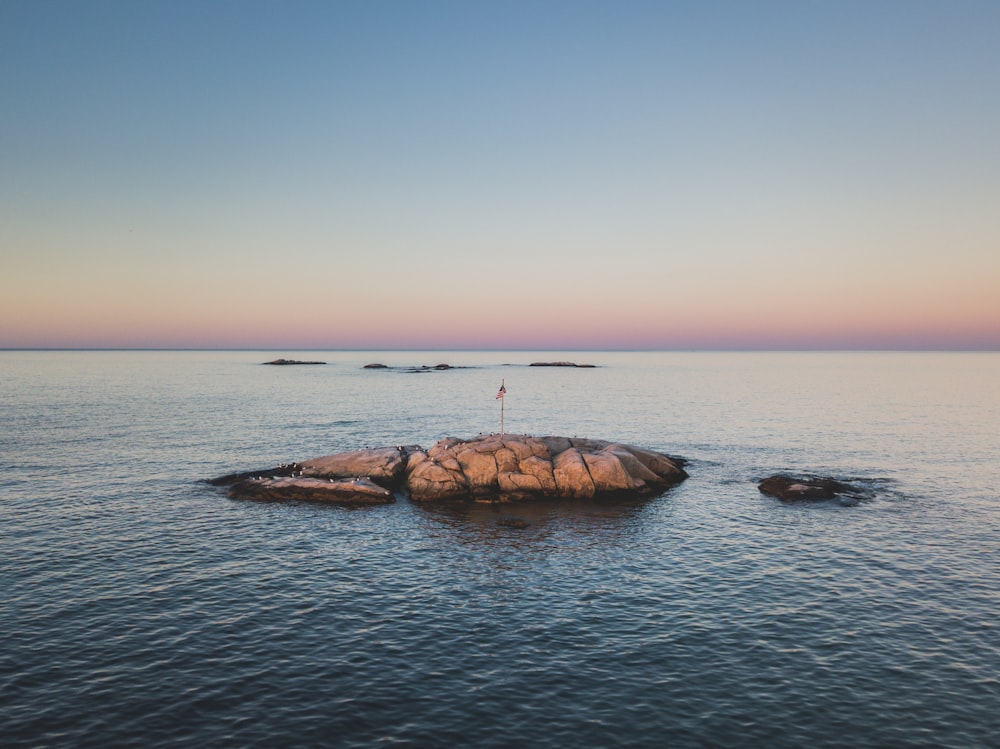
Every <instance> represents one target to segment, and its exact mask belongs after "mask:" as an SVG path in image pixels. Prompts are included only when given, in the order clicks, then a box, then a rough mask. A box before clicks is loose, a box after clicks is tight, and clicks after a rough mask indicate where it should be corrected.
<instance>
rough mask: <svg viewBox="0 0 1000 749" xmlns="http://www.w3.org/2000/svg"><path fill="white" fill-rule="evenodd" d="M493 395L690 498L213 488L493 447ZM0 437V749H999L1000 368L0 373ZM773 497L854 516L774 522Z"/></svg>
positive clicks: (958, 364) (51, 362)
mask: <svg viewBox="0 0 1000 749" xmlns="http://www.w3.org/2000/svg"><path fill="white" fill-rule="evenodd" d="M279 356H280V357H285V358H292V359H310V360H315V359H319V360H322V361H326V362H327V364H326V365H325V366H285V367H279V366H262V362H265V361H268V360H271V359H274V358H277V357H279ZM551 360H571V361H575V362H577V363H581V364H593V365H595V366H594V367H593V368H570V367H558V368H556V367H531V366H528V365H529V364H530V363H532V362H534V361H551ZM373 362H379V363H384V364H387V365H389V366H388V367H387V368H386V369H365V368H364V365H365V364H368V363H373ZM439 363H447V364H449V365H451V366H452V368H451V369H443V370H433V369H431V370H425V369H421V368H422V367H433V366H434V365H437V364H439ZM410 368H415V370H416V371H411V369H410ZM501 381H503V382H504V384H505V387H506V389H507V395H506V398H505V399H504V400H503V401H502V403H503V406H504V418H505V428H506V431H507V432H516V433H526V434H535V435H563V436H570V437H572V436H580V437H592V438H598V439H608V440H615V441H621V442H627V443H632V444H635V445H640V446H643V447H648V448H652V449H656V450H660V451H662V452H665V453H668V454H670V455H676V456H680V457H683V458H685V459H686V460H687V461H688V463H687V471H688V473H689V474H690V478H688V479H687V480H686V481H685V482H684V483H682V484H681V485H679V486H677V487H675V488H673V489H671V490H669V491H667V492H666V493H664V494H663V495H661V496H657V497H654V498H650V499H644V500H637V501H625V502H621V501H619V502H593V501H592V502H580V503H572V502H543V503H536V504H504V505H490V504H474V503H454V504H445V505H428V506H423V505H416V504H412V503H410V502H408V501H407V500H406V499H405V498H400V499H399V501H398V502H396V503H395V504H392V505H385V506H377V507H364V508H341V507H332V506H326V505H320V504H309V503H277V502H248V501H236V500H231V499H228V498H227V497H226V495H225V492H224V490H220V489H217V488H214V487H211V486H209V485H207V484H206V483H205V482H204V479H207V478H211V477H213V476H218V475H221V474H225V473H231V472H234V471H242V470H254V469H258V468H265V467H268V466H274V465H277V464H279V463H287V462H291V461H297V460H303V459H306V458H311V457H317V456H321V455H327V454H330V453H333V452H339V451H345V450H354V449H359V448H363V447H375V446H384V445H396V444H419V445H422V446H424V447H429V446H430V445H432V444H433V443H434V442H435V441H437V440H438V439H441V438H443V437H447V436H456V437H471V436H475V435H477V434H479V433H488V432H495V431H498V430H499V416H500V404H501V401H498V400H496V398H495V395H496V392H497V389H498V387H499V386H500V384H501ZM0 425H2V429H0V564H2V566H0V570H2V590H3V594H2V598H0V633H2V637H0V745H2V746H3V747H5V748H6V749H11V748H13V747H130V746H135V747H149V746H156V747H282V746H290V747H292V746H294V747H313V746H315V747H320V746H330V747H374V746H385V747H391V746H408V747H435V746H462V747H514V746H518V747H552V748H556V747H566V746H576V747H665V746H669V747H745V746H767V747H802V746H810V747H961V748H962V749H967V748H968V747H989V746H993V747H996V746H1000V623H998V614H1000V467H998V464H1000V460H998V459H1000V427H998V425H1000V353H906V352H892V353H883V352H856V353H848V352H795V353H792V352H789V353H779V352H773V353H754V352H711V353H708V352H652V353H647V352H641V353H639V352H600V351H587V352H557V353H551V352H516V351H477V352H463V351H448V352H426V351H410V352H406V351H394V352H343V351H340V352H315V351H310V352H295V351H282V352H260V351H257V352H254V351H236V352H234V351H181V352H170V351H103V352H87V351H4V352H0ZM783 472H784V473H797V474H808V475H813V474H815V475H822V476H831V477H834V478H837V479H841V480H845V481H849V482H853V483H855V484H857V485H859V486H861V487H863V488H864V490H865V493H866V497H865V498H864V499H863V500H862V501H860V502H858V503H856V504H853V505H851V504H842V503H840V502H838V501H825V502H819V503H816V504H783V503H781V502H780V501H778V500H776V499H774V498H772V497H768V496H764V495H762V494H761V493H760V492H759V491H758V490H757V482H758V481H759V480H760V479H761V478H763V477H765V476H767V475H771V474H774V473H783ZM512 518H513V519H516V520H517V521H518V522H516V523H514V522H510V520H511V519H512Z"/></svg>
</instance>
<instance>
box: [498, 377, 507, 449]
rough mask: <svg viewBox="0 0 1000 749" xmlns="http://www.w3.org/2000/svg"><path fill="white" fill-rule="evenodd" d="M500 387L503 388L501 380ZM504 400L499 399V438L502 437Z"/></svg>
mask: <svg viewBox="0 0 1000 749" xmlns="http://www.w3.org/2000/svg"><path fill="white" fill-rule="evenodd" d="M500 387H503V380H500ZM505 400H507V399H506V398H501V399H500V436H501V437H503V402H504V401H505Z"/></svg>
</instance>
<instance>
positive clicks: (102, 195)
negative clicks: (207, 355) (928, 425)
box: [0, 0, 1000, 349]
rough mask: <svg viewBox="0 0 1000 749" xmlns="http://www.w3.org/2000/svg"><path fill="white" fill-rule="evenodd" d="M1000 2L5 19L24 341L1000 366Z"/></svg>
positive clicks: (389, 7)
mask: <svg viewBox="0 0 1000 749" xmlns="http://www.w3.org/2000/svg"><path fill="white" fill-rule="evenodd" d="M998 40H1000V3H997V2H995V1H992V0H991V1H989V2H963V1H962V0H952V1H946V0H941V1H940V2H926V1H921V0H901V1H889V0H885V1H882V0H876V1H874V2H873V1H872V0H864V1H859V2H852V1H847V2H805V1H797V0H796V1H794V2H703V3H702V2H698V3H695V2H691V3H671V2H628V1H623V2H612V1H610V0H609V1H608V2H587V1H585V0H581V1H576V2H531V3H525V2H503V3H499V2H493V3H486V2H469V1H466V2H439V1H428V2H415V1H409V0H408V1H406V2H402V1H399V2H380V1H378V0H374V1H365V2H362V1H361V0H358V1H357V2H346V1H345V2H296V1H295V0H292V1H291V2H252V1H248V0H233V1H231V2H210V1H206V0H201V1H199V2H186V1H178V0H171V1H170V2H146V1H143V0H123V1H121V2H105V1H102V0H93V1H92V2H77V1H75V0H74V1H71V2H53V1H48V0H3V2H2V3H0V122H2V126H0V254H2V266H0V347H8V348H9V347H133V346H135V347H209V348H212V347H240V348H256V347H262V348H296V349H300V348H540V349H556V348H565V349H581V348H988V349H996V348H1000V43H998Z"/></svg>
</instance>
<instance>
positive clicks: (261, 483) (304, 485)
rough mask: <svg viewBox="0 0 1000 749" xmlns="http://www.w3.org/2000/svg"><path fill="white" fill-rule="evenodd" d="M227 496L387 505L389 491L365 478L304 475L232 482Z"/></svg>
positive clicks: (393, 498)
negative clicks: (311, 476) (309, 476)
mask: <svg viewBox="0 0 1000 749" xmlns="http://www.w3.org/2000/svg"><path fill="white" fill-rule="evenodd" d="M229 495H230V496H231V497H234V498H238V499H267V500H296V499H297V500H306V501H309V502H331V503H333V504H342V505H343V504H367V505H370V504H389V503H391V502H395V501H396V498H395V497H394V496H393V493H392V492H391V491H389V490H388V489H386V488H385V487H382V486H379V485H378V484H376V483H375V482H374V481H370V480H368V479H360V478H355V479H317V478H306V477H300V476H295V477H285V476H279V477H276V478H270V477H266V478H265V477H261V478H248V479H243V480H241V481H239V482H237V483H236V484H233V485H232V486H231V487H230V489H229Z"/></svg>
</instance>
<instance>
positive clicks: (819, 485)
mask: <svg viewBox="0 0 1000 749" xmlns="http://www.w3.org/2000/svg"><path fill="white" fill-rule="evenodd" d="M757 488H758V489H759V490H760V492H761V494H767V495H769V496H772V497H777V498H778V499H780V500H781V501H782V502H801V501H803V500H823V499H837V498H840V497H845V498H847V499H848V500H852V499H857V498H859V497H860V496H862V495H863V491H862V490H861V489H860V488H858V487H856V486H852V485H851V484H847V483H845V482H843V481H838V480H836V479H832V478H826V477H808V478H801V477H795V476H785V475H777V476H768V477H767V478H766V479H764V480H762V481H761V482H760V483H759V484H758V485H757Z"/></svg>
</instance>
